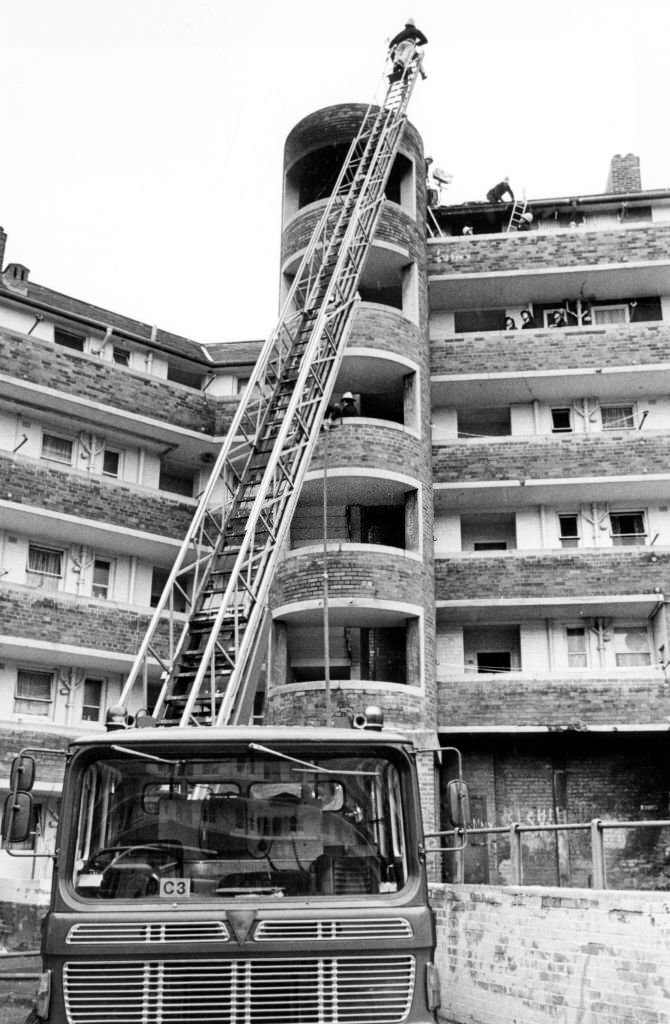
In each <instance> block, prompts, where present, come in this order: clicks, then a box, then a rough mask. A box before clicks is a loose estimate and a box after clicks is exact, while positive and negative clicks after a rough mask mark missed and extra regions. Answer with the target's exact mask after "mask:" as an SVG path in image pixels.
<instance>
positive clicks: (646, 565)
mask: <svg viewBox="0 0 670 1024" xmlns="http://www.w3.org/2000/svg"><path fill="white" fill-rule="evenodd" d="M656 591H658V592H659V597H660V595H661V594H662V593H666V592H667V593H670V552H663V551H660V550H658V551H656V550H655V549H653V548H625V549H624V548H607V549H602V550H601V551H597V552H596V551H592V550H583V551H579V552H575V551H574V550H566V551H554V552H551V553H547V554H539V555H523V554H521V553H520V552H514V553H512V552H507V553H506V554H505V555H502V556H501V557H499V558H482V557H481V556H480V555H477V556H476V557H473V556H467V555H463V556H460V557H455V558H444V559H443V558H441V559H439V560H438V561H437V562H436V563H435V597H436V599H437V600H445V601H446V600H454V599H459V598H462V599H463V600H469V599H472V598H486V597H489V598H493V599H499V598H500V597H502V596H504V597H506V598H514V597H562V596H569V597H574V596H580V597H586V596H588V595H594V596H597V595H600V594H602V595H607V594H639V593H645V594H651V593H654V592H656Z"/></svg>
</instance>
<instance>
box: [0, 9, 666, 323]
mask: <svg viewBox="0 0 670 1024" xmlns="http://www.w3.org/2000/svg"><path fill="white" fill-rule="evenodd" d="M409 17H413V18H414V20H415V21H416V23H417V25H418V26H419V28H421V29H422V31H423V32H424V33H425V34H426V35H427V37H428V46H427V47H426V50H425V63H424V66H425V69H426V71H427V72H428V79H427V80H426V81H425V82H419V83H417V86H416V89H415V92H414V96H413V97H412V100H411V104H410V110H409V116H410V120H411V121H412V122H413V123H414V124H415V125H416V127H417V128H418V130H419V132H420V133H421V135H422V136H423V139H424V144H425V151H426V154H427V155H431V156H433V157H434V159H435V162H436V164H437V165H438V166H440V167H442V168H444V169H445V170H447V171H448V172H449V173H450V174H452V175H453V183H452V185H451V186H450V188H449V190H448V191H447V192H446V193H445V199H446V201H448V202H461V201H465V200H479V199H484V196H485V194H486V191H487V190H488V188H490V186H491V185H492V184H495V182H497V181H498V180H500V178H501V177H504V176H506V175H508V176H509V177H510V181H511V183H512V186H513V187H514V189H515V191H516V192H521V191H522V190H524V189H525V191H526V194H527V196H528V197H529V198H545V197H550V196H571V195H584V194H589V193H593V192H600V191H603V190H604V188H605V182H606V178H607V171H608V167H609V161H610V158H611V156H612V154H613V153H622V154H624V153H628V152H634V153H636V154H638V155H639V156H640V158H641V165H642V183H643V187H645V188H664V187H670V146H669V145H668V141H669V138H670V131H669V128H668V125H669V124H670V115H669V113H668V85H667V70H666V68H667V56H666V51H667V40H668V38H669V35H670V4H668V3H667V0H637V2H636V3H635V4H633V3H631V2H630V0H625V2H624V0H561V2H560V3H554V2H551V0H544V2H542V0H506V2H504V3H503V2H497V3H496V2H493V0H462V2H460V3H455V2H454V0H440V2H438V0H383V2H382V0H356V2H354V0H337V2H335V3H332V4H328V3H324V2H323V0H321V2H318V0H311V2H308V0H283V2H279V0H249V2H244V0H238V2H236V3H231V2H228V0H113V2H112V0H29V2H26V3H19V2H18V0H0V68H1V69H2V88H1V90H0V224H2V226H3V227H4V229H5V231H6V232H7V233H8V235H9V241H8V246H7V252H6V262H7V261H11V262H19V263H24V264H25V265H26V266H28V267H29V268H30V271H31V280H34V281H36V282H37V283H39V284H42V285H46V286H47V287H50V288H54V289H56V290H57V291H62V292H65V293H66V294H69V295H73V296H75V297H77V298H79V299H83V300H86V301H89V302H92V303H95V304H97V305H100V306H102V307H104V308H107V309H111V310H114V311H116V312H118V313H123V314H125V315H127V316H130V317H134V318H136V319H139V320H142V321H144V322H146V323H149V324H157V325H158V326H159V327H161V328H164V329H165V330H170V331H174V332H175V333H178V334H183V335H186V336H188V337H191V338H193V339H195V340H197V341H205V342H206V341H225V340H241V339H249V338H264V337H266V336H267V335H268V334H269V333H270V331H271V329H272V327H273V324H274V321H275V319H276V317H277V303H278V282H279V242H280V231H281V191H282V160H283V145H284V140H285V138H286V136H287V134H288V133H289V131H290V130H291V128H292V127H293V125H294V124H296V123H297V122H298V121H299V120H300V119H301V118H302V117H304V116H305V115H307V114H308V113H310V112H312V111H314V110H317V109H318V108H320V107H323V106H328V105H330V104H335V103H346V102H361V103H367V102H369V101H371V100H372V99H373V98H374V96H375V94H376V91H377V89H378V86H379V83H380V81H381V80H382V74H383V70H384V61H385V55H386V47H387V42H388V39H389V38H390V37H391V36H393V35H394V34H395V33H396V32H397V31H399V30H400V29H401V28H402V26H403V24H404V23H405V21H406V20H407V18H409Z"/></svg>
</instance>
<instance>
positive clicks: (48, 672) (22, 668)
mask: <svg viewBox="0 0 670 1024" xmlns="http://www.w3.org/2000/svg"><path fill="white" fill-rule="evenodd" d="M22 673H24V674H29V675H31V676H35V675H38V676H45V677H46V676H48V678H49V697H48V698H47V697H35V696H26V695H21V694H20V693H19V684H20V681H21V674H22ZM55 679H56V673H55V671H54V670H53V669H44V668H42V667H41V666H40V667H37V666H29V665H17V667H16V679H15V681H14V699H13V705H12V710H13V713H14V714H15V715H32V716H33V717H34V718H50V717H51V715H52V710H53V707H54V701H55V693H54V682H55ZM19 701H24V702H25V703H32V704H34V703H38V704H42V705H44V706H45V707H46V711H44V712H39V711H31V710H27V709H20V708H18V707H17V704H18V703H19Z"/></svg>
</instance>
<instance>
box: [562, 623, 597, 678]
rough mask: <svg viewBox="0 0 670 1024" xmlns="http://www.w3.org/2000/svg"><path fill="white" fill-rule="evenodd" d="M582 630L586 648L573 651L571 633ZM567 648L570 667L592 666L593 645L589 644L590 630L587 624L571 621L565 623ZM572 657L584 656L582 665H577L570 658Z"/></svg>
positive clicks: (585, 667) (583, 667)
mask: <svg viewBox="0 0 670 1024" xmlns="http://www.w3.org/2000/svg"><path fill="white" fill-rule="evenodd" d="M580 632H581V635H582V636H583V638H584V649H583V650H582V651H571V650H570V634H571V633H572V634H573V635H576V634H578V633H580ZM565 649H566V660H567V665H568V668H570V669H589V668H590V667H591V645H590V644H589V631H588V629H587V627H586V626H583V625H570V623H567V624H566V625H565ZM571 658H583V659H584V662H583V664H582V665H576V664H574V663H573V662H572V661H571V660H570V659H571Z"/></svg>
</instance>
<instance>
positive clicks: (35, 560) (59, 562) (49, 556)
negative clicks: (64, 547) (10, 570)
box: [27, 544, 63, 577]
mask: <svg viewBox="0 0 670 1024" xmlns="http://www.w3.org/2000/svg"><path fill="white" fill-rule="evenodd" d="M27 570H28V572H35V573H39V575H41V576H57V577H61V576H62V575H63V552H62V551H59V550H58V549H57V548H42V547H39V546H38V545H37V544H29V545H28V565H27Z"/></svg>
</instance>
